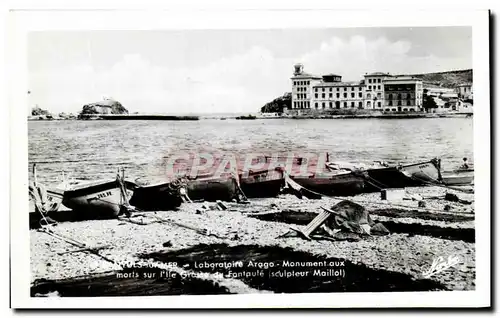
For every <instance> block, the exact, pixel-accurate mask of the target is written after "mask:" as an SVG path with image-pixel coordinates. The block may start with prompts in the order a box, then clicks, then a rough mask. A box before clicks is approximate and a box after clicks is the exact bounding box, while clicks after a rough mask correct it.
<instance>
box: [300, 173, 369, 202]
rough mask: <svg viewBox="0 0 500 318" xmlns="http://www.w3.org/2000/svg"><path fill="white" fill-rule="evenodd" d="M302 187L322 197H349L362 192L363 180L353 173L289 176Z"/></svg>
mask: <svg viewBox="0 0 500 318" xmlns="http://www.w3.org/2000/svg"><path fill="white" fill-rule="evenodd" d="M291 178H292V180H294V181H295V182H297V183H298V184H299V185H301V186H302V187H304V188H306V189H308V190H312V191H315V192H318V193H320V194H323V195H339V196H349V195H355V194H358V193H361V192H363V190H364V186H365V185H364V178H363V177H362V176H359V175H355V174H354V173H352V172H350V171H348V172H342V173H338V174H324V175H311V176H307V177H302V176H291Z"/></svg>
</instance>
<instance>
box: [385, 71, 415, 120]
mask: <svg viewBox="0 0 500 318" xmlns="http://www.w3.org/2000/svg"><path fill="white" fill-rule="evenodd" d="M383 85H384V99H385V103H384V109H383V110H384V111H386V112H389V111H392V112H414V111H422V110H423V108H422V99H423V94H424V88H423V84H422V80H421V79H419V78H415V77H411V76H393V77H390V78H387V79H385V80H384V81H383Z"/></svg>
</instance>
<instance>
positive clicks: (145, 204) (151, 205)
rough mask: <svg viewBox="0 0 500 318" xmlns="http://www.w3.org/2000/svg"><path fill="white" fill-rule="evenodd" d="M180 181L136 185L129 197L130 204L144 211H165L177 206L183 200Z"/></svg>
mask: <svg viewBox="0 0 500 318" xmlns="http://www.w3.org/2000/svg"><path fill="white" fill-rule="evenodd" d="M181 187H182V185H181V184H180V182H177V181H176V180H175V181H172V182H171V181H169V182H160V183H156V184H152V185H142V186H138V187H137V188H136V189H135V190H134V194H133V195H132V198H131V199H130V204H131V205H133V206H134V207H136V208H137V209H139V210H144V211H166V210H173V209H175V208H178V207H179V206H180V205H181V204H182V202H183V200H182V196H181V193H180V188H181Z"/></svg>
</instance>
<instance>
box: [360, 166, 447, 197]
mask: <svg viewBox="0 0 500 318" xmlns="http://www.w3.org/2000/svg"><path fill="white" fill-rule="evenodd" d="M367 173H368V177H369V178H368V179H367V182H366V186H365V189H366V190H367V191H379V190H380V189H384V188H404V187H416V186H422V185H427V184H429V183H438V182H440V180H441V172H440V169H439V164H438V163H437V162H435V161H427V162H421V163H415V164H411V165H402V166H395V167H387V168H376V169H368V170H367Z"/></svg>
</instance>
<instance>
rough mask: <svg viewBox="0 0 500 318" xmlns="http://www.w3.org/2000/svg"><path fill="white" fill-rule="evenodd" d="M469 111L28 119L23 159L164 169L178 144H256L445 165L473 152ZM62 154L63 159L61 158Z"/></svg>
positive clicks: (133, 173) (44, 164) (198, 147)
mask: <svg viewBox="0 0 500 318" xmlns="http://www.w3.org/2000/svg"><path fill="white" fill-rule="evenodd" d="M472 122H473V120H472V118H424V119H341V120H339V119H337V120H332V119H324V120H318V119H316V120H292V119H261V120H231V119H228V120H225V121H221V120H217V119H206V120H199V121H30V122H29V124H28V128H29V129H28V136H29V142H28V143H29V146H28V154H29V163H30V166H31V164H32V163H34V162H40V163H39V164H38V165H37V170H38V177H39V180H40V181H41V182H47V183H51V182H55V181H57V180H58V179H59V178H60V176H61V172H62V171H64V172H65V173H66V174H70V175H71V176H72V177H75V178H78V179H89V180H91V179H100V178H103V177H109V178H114V176H115V174H116V171H117V168H118V167H123V168H125V171H126V174H127V177H130V178H132V179H135V178H151V177H161V176H163V175H164V174H165V164H166V161H167V159H168V158H169V156H171V155H172V154H173V153H178V152H182V151H203V150H204V151H219V152H231V153H235V154H238V155H241V154H245V153H256V152H263V153H266V154H271V153H276V152H282V153H284V152H290V151H292V152H297V151H298V152H313V153H325V152H329V153H330V156H331V158H332V159H335V160H339V161H354V162H367V163H368V162H372V161H374V160H384V161H397V162H414V161H419V160H427V159H430V158H432V157H439V158H441V159H442V162H443V168H445V169H452V168H455V167H456V166H458V165H460V164H461V160H462V158H463V157H468V158H470V159H469V160H470V161H472V158H473V127H472ZM61 161H64V162H61Z"/></svg>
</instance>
